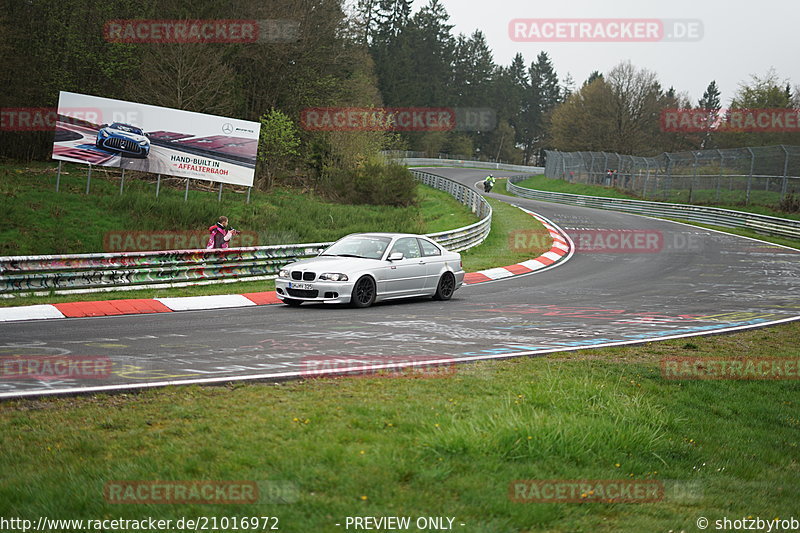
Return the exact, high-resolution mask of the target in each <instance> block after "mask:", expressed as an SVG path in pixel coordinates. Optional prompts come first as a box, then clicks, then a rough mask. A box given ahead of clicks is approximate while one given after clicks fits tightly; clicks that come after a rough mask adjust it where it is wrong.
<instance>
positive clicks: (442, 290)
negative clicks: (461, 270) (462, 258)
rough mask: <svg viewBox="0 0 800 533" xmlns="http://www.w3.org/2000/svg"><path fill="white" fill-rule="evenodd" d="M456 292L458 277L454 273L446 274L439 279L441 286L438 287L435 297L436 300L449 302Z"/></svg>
mask: <svg viewBox="0 0 800 533" xmlns="http://www.w3.org/2000/svg"><path fill="white" fill-rule="evenodd" d="M454 292H456V277H455V276H454V275H453V273H452V272H445V273H444V274H442V277H441V278H439V284H438V285H436V293H435V294H434V295H433V299H434V300H449V299H450V298H452V297H453V293H454Z"/></svg>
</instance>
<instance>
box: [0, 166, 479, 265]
mask: <svg viewBox="0 0 800 533" xmlns="http://www.w3.org/2000/svg"><path fill="white" fill-rule="evenodd" d="M55 175H56V172H55V165H53V164H52V163H50V164H44V163H38V164H31V165H28V166H26V167H20V165H16V164H11V163H3V164H0V209H2V211H3V212H4V214H5V219H6V223H5V224H4V225H3V227H2V228H0V255H36V254H62V253H64V254H66V253H94V252H102V251H104V249H103V236H104V235H106V234H107V233H108V232H120V231H197V232H198V233H199V234H201V235H203V236H207V228H208V227H209V226H211V225H212V224H213V223H214V222H216V220H217V218H218V217H219V216H220V215H222V214H225V215H226V216H227V217H228V218H229V219H230V222H231V225H232V226H233V227H235V228H237V229H240V230H243V231H247V232H253V233H255V234H257V236H258V240H257V243H256V244H257V245H261V246H264V245H269V244H289V243H303V242H325V241H333V240H336V239H338V238H340V237H342V236H344V235H347V234H348V233H354V232H359V231H389V232H395V231H397V232H409V233H433V232H437V231H444V230H448V229H455V228H458V227H461V226H465V225H469V224H471V223H473V222H475V221H476V218H475V217H474V215H472V214H471V213H470V212H469V210H468V209H467V208H466V207H464V206H462V205H461V204H459V203H458V202H457V201H456V200H454V199H453V198H452V197H451V196H450V195H448V194H447V193H444V192H442V191H437V190H435V189H431V188H429V187H426V186H423V185H420V186H419V188H418V191H417V204H416V205H413V206H409V207H389V206H373V205H343V204H336V203H331V202H326V201H324V200H323V199H322V198H320V197H318V196H316V195H314V194H313V193H312V192H308V191H299V190H291V189H276V190H274V191H272V192H270V193H262V192H257V191H253V193H252V195H251V202H250V203H249V204H247V203H245V195H244V194H242V193H234V192H232V191H231V190H230V187H228V189H227V190H226V191H224V192H223V196H222V202H218V201H217V193H216V191H215V190H211V191H204V190H190V191H189V199H188V202H184V190H183V188H182V184H181V183H179V184H178V185H180V186H178V187H174V186H169V185H168V183H174V180H173V181H171V182H167V181H166V180H165V181H163V182H162V187H161V190H160V194H159V197H158V198H156V196H155V187H156V186H155V182H150V181H145V180H141V179H136V180H133V179H126V182H125V191H124V194H122V195H120V194H119V177H118V175H116V174H112V173H109V172H107V171H106V170H104V169H97V168H95V169H94V170H93V172H92V175H93V177H92V180H91V188H90V194H89V195H86V194H85V190H86V169H85V167H77V166H73V165H65V166H64V171H63V172H62V177H61V184H60V192H58V193H57V192H55V180H56V177H55Z"/></svg>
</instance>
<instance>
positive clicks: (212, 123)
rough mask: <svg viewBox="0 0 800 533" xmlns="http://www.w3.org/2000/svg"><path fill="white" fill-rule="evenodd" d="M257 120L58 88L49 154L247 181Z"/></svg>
mask: <svg viewBox="0 0 800 533" xmlns="http://www.w3.org/2000/svg"><path fill="white" fill-rule="evenodd" d="M260 128H261V124H259V123H258V122H250V121H247V120H239V119H235V118H227V117H219V116H215V115H205V114H203V113H193V112H191V111H182V110H179V109H170V108H166V107H158V106H152V105H147V104H137V103H134V102H125V101H123V100H112V99H110V98H101V97H99V96H88V95H85V94H76V93H69V92H64V91H62V92H61V93H59V98H58V113H57V120H56V133H55V140H54V141H53V159H58V160H62V161H70V162H73V163H87V164H91V165H102V166H110V167H117V168H125V169H130V170H139V171H142V172H151V173H153V174H166V175H170V176H179V177H182V178H192V179H201V180H210V181H216V182H221V183H230V184H233V185H246V186H252V185H253V176H254V174H255V166H256V153H257V152H258V135H259V131H260Z"/></svg>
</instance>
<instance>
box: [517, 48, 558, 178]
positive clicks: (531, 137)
mask: <svg viewBox="0 0 800 533" xmlns="http://www.w3.org/2000/svg"><path fill="white" fill-rule="evenodd" d="M529 77H530V88H529V91H528V94H527V95H526V102H525V111H524V115H523V120H522V124H523V145H524V161H525V162H526V163H530V162H532V161H533V158H534V154H535V153H537V152H540V151H541V149H542V148H544V143H545V139H546V138H547V131H548V130H549V120H550V112H551V111H552V110H553V108H554V107H555V106H556V105H558V104H559V103H560V102H561V99H562V95H561V86H560V84H559V80H558V74H556V71H555V68H554V67H553V64H552V62H551V61H550V56H548V55H547V52H540V53H539V55H538V56H537V57H536V61H535V62H533V63H531V67H530V70H529Z"/></svg>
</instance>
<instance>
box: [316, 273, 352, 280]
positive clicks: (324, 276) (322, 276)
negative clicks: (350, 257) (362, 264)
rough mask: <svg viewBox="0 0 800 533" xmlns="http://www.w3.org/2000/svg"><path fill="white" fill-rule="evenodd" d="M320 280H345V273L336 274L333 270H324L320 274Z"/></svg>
mask: <svg viewBox="0 0 800 533" xmlns="http://www.w3.org/2000/svg"><path fill="white" fill-rule="evenodd" d="M319 279H320V281H347V274H337V273H333V272H326V273H324V274H320V276H319Z"/></svg>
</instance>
